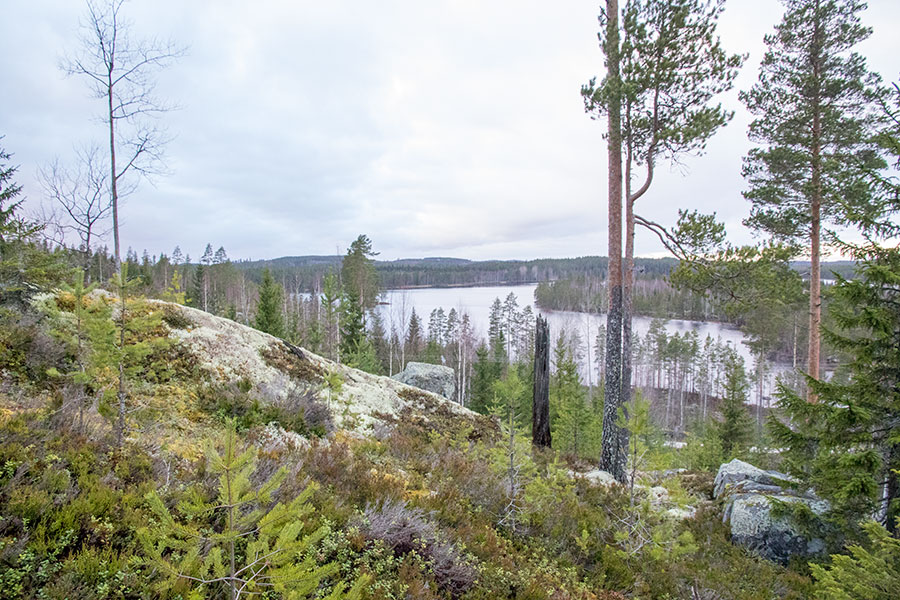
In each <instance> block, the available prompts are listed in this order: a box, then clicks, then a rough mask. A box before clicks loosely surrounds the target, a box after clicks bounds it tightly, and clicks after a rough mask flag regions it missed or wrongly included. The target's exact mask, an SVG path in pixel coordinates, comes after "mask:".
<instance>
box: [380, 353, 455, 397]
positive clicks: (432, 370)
mask: <svg viewBox="0 0 900 600" xmlns="http://www.w3.org/2000/svg"><path fill="white" fill-rule="evenodd" d="M393 379H396V380H397V381H399V382H401V383H405V384H407V385H412V386H415V387H417V388H419V389H423V390H425V391H427V392H433V393H435V394H438V395H440V396H443V397H444V398H446V399H447V400H453V398H454V396H456V374H455V373H454V371H453V369H451V368H450V367H445V366H443V365H431V364H428V363H420V362H410V363H406V368H405V369H403V370H402V371H400V372H399V373H397V374H396V375H394V376H393Z"/></svg>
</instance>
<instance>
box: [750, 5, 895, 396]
mask: <svg viewBox="0 0 900 600" xmlns="http://www.w3.org/2000/svg"><path fill="white" fill-rule="evenodd" d="M784 3H785V5H786V11H785V14H784V17H783V19H782V21H781V23H780V24H779V25H777V26H776V28H775V33H774V34H771V35H767V36H766V38H765V41H766V44H767V45H768V46H769V49H768V51H767V52H766V54H765V57H764V58H763V62H762V65H761V68H760V77H759V82H758V83H757V84H756V85H754V86H753V88H752V89H751V90H750V91H749V92H746V93H742V94H741V99H742V100H743V101H744V104H745V105H746V106H747V108H748V110H750V112H751V113H753V114H754V115H755V116H756V119H755V120H754V121H753V122H752V123H751V124H750V139H751V140H752V141H754V142H757V143H760V144H762V145H761V146H759V147H757V148H754V149H752V150H751V151H750V153H749V154H748V156H747V157H746V158H745V161H744V168H743V174H744V177H745V179H746V180H747V183H748V185H749V189H748V190H747V191H746V192H744V196H745V197H746V198H747V199H748V200H750V201H751V203H752V208H751V214H750V217H749V218H748V219H747V220H746V224H747V225H748V226H750V227H752V228H754V229H757V230H761V231H765V232H767V233H769V234H771V235H772V236H773V237H775V238H776V239H778V240H783V241H788V242H793V243H798V244H800V243H805V244H807V249H808V253H809V256H810V274H809V277H810V278H809V281H810V286H809V340H808V352H807V358H808V365H807V372H808V374H809V375H810V377H813V378H814V379H818V377H819V362H820V325H821V321H822V317H821V310H822V309H821V305H822V295H821V270H820V257H821V254H822V237H823V234H824V237H825V242H826V243H828V242H829V241H832V242H834V241H836V240H837V239H838V228H839V227H841V226H846V225H848V224H853V223H854V222H856V223H859V224H862V225H865V224H864V223H861V222H860V219H858V217H857V215H866V214H870V213H871V212H872V206H873V205H872V204H871V200H872V197H871V190H870V187H869V185H867V183H866V182H865V171H866V170H878V169H879V168H881V167H882V166H883V165H884V163H883V161H882V159H881V158H880V157H879V155H878V153H877V151H876V149H875V147H874V146H873V144H872V142H871V138H872V133H873V130H872V128H873V125H874V120H873V114H874V108H875V102H876V101H877V99H878V97H879V96H880V95H881V91H880V89H879V86H880V78H879V77H878V76H877V75H876V74H874V73H872V72H870V71H868V69H867V67H866V63H865V59H864V58H863V57H862V56H861V55H859V54H858V53H856V52H854V51H853V48H854V47H855V46H857V45H858V44H859V43H860V42H862V41H863V40H865V39H866V38H868V37H869V35H870V33H871V29H870V28H868V27H864V26H863V25H862V24H861V23H860V19H859V13H860V12H861V11H862V10H863V9H864V8H865V4H863V3H862V2H859V1H858V0H784ZM809 399H810V400H812V399H813V396H810V397H809Z"/></svg>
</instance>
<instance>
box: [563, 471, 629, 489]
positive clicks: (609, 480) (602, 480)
mask: <svg viewBox="0 0 900 600" xmlns="http://www.w3.org/2000/svg"><path fill="white" fill-rule="evenodd" d="M569 473H570V474H571V475H572V476H573V477H576V476H579V477H584V478H585V479H587V480H588V481H589V482H590V483H591V484H592V485H603V486H610V485H617V484H618V483H619V482H618V481H616V478H615V477H613V476H612V474H610V473H608V472H607V471H603V470H601V469H594V470H593V471H588V472H587V473H577V472H575V471H569Z"/></svg>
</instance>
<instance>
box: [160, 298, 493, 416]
mask: <svg viewBox="0 0 900 600" xmlns="http://www.w3.org/2000/svg"><path fill="white" fill-rule="evenodd" d="M155 302H157V303H158V304H159V305H160V308H161V309H162V310H165V311H167V312H169V313H172V314H173V315H174V316H175V318H174V319H167V322H170V327H171V333H170V335H171V336H172V337H174V338H176V339H178V340H179V341H180V343H181V344H182V345H183V346H184V347H185V348H186V349H187V350H188V351H189V352H190V353H191V354H192V355H193V356H194V357H195V359H196V360H197V362H198V363H199V364H200V365H201V366H202V367H203V369H204V370H205V371H207V373H208V374H209V375H210V376H211V379H212V380H213V381H218V382H221V383H230V382H235V381H245V382H248V383H249V384H250V385H251V387H252V390H253V391H254V394H256V395H257V396H259V397H261V398H264V399H266V400H267V401H269V402H272V403H275V404H278V403H283V402H287V401H289V400H290V399H291V398H292V397H296V396H297V395H298V394H301V395H302V394H305V395H313V396H314V397H315V398H316V399H317V400H318V401H319V402H321V403H323V404H325V405H326V407H327V410H328V411H329V412H330V413H331V417H332V420H333V422H334V425H335V426H336V427H337V428H339V429H344V430H350V431H356V432H359V433H368V432H371V431H372V428H373V427H375V426H376V425H378V424H379V423H390V422H391V421H395V420H398V419H400V418H402V417H403V416H404V415H407V414H411V415H412V416H414V417H416V418H422V419H424V420H425V421H428V420H434V419H444V420H445V421H446V420H448V419H447V418H448V417H449V418H450V419H452V420H454V421H456V420H458V421H459V426H463V425H464V423H465V422H467V421H469V422H476V421H477V422H479V423H480V422H481V421H482V420H486V419H485V418H484V417H482V416H481V415H478V414H476V413H474V412H472V411H470V410H468V409H467V408H464V407H462V406H460V405H459V404H457V403H455V402H450V401H448V400H446V399H445V398H446V396H444V394H443V393H440V394H439V395H436V394H435V393H432V392H430V391H422V390H419V389H415V388H412V387H410V386H408V385H405V384H404V383H403V382H402V381H397V380H395V379H391V378H389V377H383V376H378V375H371V374H369V373H365V372H363V371H360V370H358V369H353V368H350V367H347V366H345V365H341V364H338V363H335V362H333V361H330V360H328V359H325V358H323V357H321V356H318V355H316V354H313V353H312V352H309V351H307V350H305V349H303V348H299V347H297V346H293V345H291V344H289V343H287V342H285V341H283V340H280V339H278V338H276V337H273V336H271V335H269V334H267V333H263V332H261V331H258V330H256V329H253V328H252V327H247V326H246V325H242V324H240V323H236V322H234V321H231V320H229V319H225V318H222V317H217V316H215V315H212V314H210V313H207V312H204V311H202V310H197V309H194V308H190V307H187V306H180V305H177V304H171V303H168V302H162V301H155ZM171 323H176V324H177V326H171ZM410 364H411V365H412V364H417V363H410ZM426 366H428V367H434V365H426ZM436 368H437V369H447V368H446V367H436ZM447 370H448V371H449V372H450V380H451V382H452V381H453V376H452V374H453V370H452V369H447ZM333 374H336V375H337V376H338V377H337V378H336V379H337V380H338V382H339V383H338V384H334V383H332V384H329V383H328V380H329V378H330V379H331V380H332V381H334V379H335V378H333V377H330V376H331V375H333ZM435 381H437V378H435ZM417 387H423V386H417ZM423 389H426V390H427V389H428V388H423ZM438 389H440V390H441V391H447V389H446V387H444V388H438ZM453 391H454V390H453V389H450V390H449V394H450V395H452V392H453ZM442 396H443V397H442Z"/></svg>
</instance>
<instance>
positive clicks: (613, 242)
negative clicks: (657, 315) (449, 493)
mask: <svg viewBox="0 0 900 600" xmlns="http://www.w3.org/2000/svg"><path fill="white" fill-rule="evenodd" d="M606 16H607V23H606V43H605V44H604V53H605V54H606V65H607V81H608V85H609V86H610V87H611V88H612V89H611V90H610V91H611V93H610V95H609V97H610V100H609V107H608V109H609V112H608V120H607V121H608V134H609V135H608V140H607V154H608V158H609V166H608V199H607V200H608V206H609V219H608V223H609V238H608V239H609V241H608V244H609V267H608V271H609V275H608V277H607V283H608V293H609V310H608V312H607V315H606V387H605V389H604V392H605V398H604V406H603V436H602V441H601V443H602V449H601V457H600V465H601V467H602V468H603V469H605V470H606V471H609V473H611V474H612V475H613V477H615V478H616V480H617V481H620V482H622V483H624V482H625V460H626V456H625V447H624V446H623V445H622V443H623V442H624V441H625V436H626V434H625V433H623V432H620V429H621V428H620V427H619V423H618V418H619V406H621V402H622V387H621V385H622V377H621V375H622V101H621V95H620V94H621V87H622V85H621V73H620V63H621V55H620V49H619V3H618V0H606Z"/></svg>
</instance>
